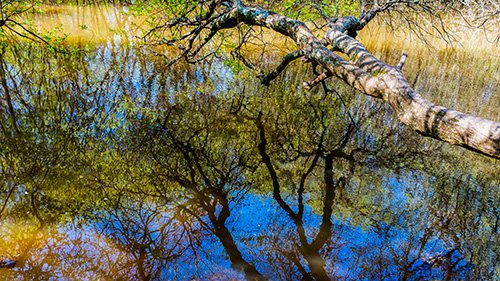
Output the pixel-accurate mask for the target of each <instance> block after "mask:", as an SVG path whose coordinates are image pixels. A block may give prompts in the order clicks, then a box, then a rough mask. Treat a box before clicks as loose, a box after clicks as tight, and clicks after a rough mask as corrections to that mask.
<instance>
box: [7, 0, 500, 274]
mask: <svg viewBox="0 0 500 281" xmlns="http://www.w3.org/2000/svg"><path fill="white" fill-rule="evenodd" d="M78 9H80V8H78ZM78 9H77V10H78ZM63 15H65V14H63ZM68 17H69V18H70V19H66V20H64V22H63V24H64V25H67V24H68V25H69V24H74V25H75V26H76V25H78V26H81V25H83V24H85V25H87V26H88V29H90V30H92V29H93V27H92V24H93V22H94V21H95V22H101V21H105V22H106V19H110V18H112V20H111V22H115V23H116V25H117V26H123V25H121V24H119V23H118V21H116V19H117V18H122V17H124V15H123V14H121V13H120V12H119V11H118V12H117V10H116V9H115V8H112V9H111V8H110V9H109V10H108V9H104V10H102V15H99V14H96V15H95V17H92V18H91V19H90V20H89V22H87V21H85V20H80V17H79V16H78V13H76V14H71V15H69V16H68ZM84 18H86V17H84ZM75 19H76V20H75ZM106 24H110V23H109V22H108V23H106ZM110 28H111V29H115V26H114V25H113V24H110ZM116 28H117V27H116ZM120 28H121V27H120ZM80 29H82V30H83V31H85V30H86V29H85V28H80ZM91 38H92V39H91V40H94V39H95V38H96V37H92V36H91ZM102 38H107V39H105V40H104V39H103V40H104V41H102V42H100V43H99V44H97V45H96V46H95V49H92V50H88V51H87V52H72V53H54V52H51V51H49V50H46V49H45V48H40V47H39V46H32V45H30V44H20V45H16V46H14V45H11V46H8V47H6V48H5V49H4V51H3V52H2V54H1V60H0V63H1V69H0V70H1V71H0V75H1V76H2V77H0V78H1V83H2V87H0V89H1V90H0V91H1V95H2V96H1V97H2V99H1V100H0V106H1V107H0V124H1V127H0V130H1V133H0V141H1V143H2V145H1V147H0V175H1V180H0V183H1V185H0V188H1V193H0V200H1V201H0V203H1V207H2V209H1V212H0V219H1V221H0V228H1V231H0V257H1V258H2V259H10V260H15V261H16V265H15V267H14V268H11V269H0V276H1V278H3V279H6V280H193V279H194V280H244V279H245V278H246V279H258V278H266V279H269V280H312V279H316V280H325V279H332V280H431V279H432V280H493V279H494V278H496V276H498V271H499V267H498V262H497V261H498V258H499V257H498V253H499V248H498V245H499V243H498V234H499V228H498V224H499V210H498V206H499V199H500V198H499V193H498V186H499V184H500V177H499V176H498V172H499V168H498V161H496V160H492V159H490V158H487V157H485V156H482V155H478V154H474V153H472V152H468V151H466V150H464V149H462V148H459V147H453V146H450V145H447V144H443V143H441V142H438V141H435V140H432V139H427V138H423V137H422V136H420V135H418V134H416V133H415V132H412V131H409V130H407V129H406V128H404V127H403V126H401V125H399V124H398V123H397V121H395V118H394V116H393V114H392V111H391V110H390V108H389V107H388V106H386V105H384V104H382V103H380V102H378V101H375V100H373V99H369V98H366V97H363V96H361V95H359V94H357V93H356V92H354V91H352V90H350V89H348V88H346V87H345V86H343V85H342V83H340V82H338V81H331V82H330V84H329V87H330V88H332V89H335V91H334V92H329V93H324V92H323V91H322V89H320V88H318V89H315V90H313V91H311V92H306V91H304V90H302V89H301V87H300V85H301V83H302V80H303V79H304V76H305V74H304V73H310V69H309V68H308V67H307V66H300V65H298V64H297V65H294V66H293V67H292V68H290V69H289V70H288V71H286V73H284V75H283V76H282V77H280V78H279V79H278V80H277V81H275V82H274V83H273V84H272V85H271V86H270V87H264V86H261V85H260V83H259V81H258V79H256V78H255V73H252V72H250V71H246V70H242V69H241V68H239V67H235V64H234V63H232V62H231V63H228V61H224V60H223V59H213V60H210V61H207V62H203V63H200V64H198V65H191V66H188V65H184V64H177V65H174V66H172V67H166V62H165V61H164V59H163V57H162V56H158V55H157V53H155V52H154V50H151V49H150V48H146V47H141V48H136V47H134V46H130V45H129V44H124V41H123V40H122V39H121V38H122V37H120V39H119V40H118V39H117V38H116V37H114V35H113V36H109V34H106V33H105V34H104V35H103V37H102ZM400 51H401V50H399V49H396V50H393V51H387V50H386V51H383V50H382V51H380V52H381V53H384V52H385V55H387V56H390V55H391V56H396V55H397V54H398V53H400ZM394 54H396V55H394ZM167 55H168V54H167ZM487 61H489V63H491V64H490V65H485V67H490V68H494V67H495V66H498V64H495V63H498V61H497V60H494V59H493V58H492V59H491V60H487ZM265 62H266V63H267V64H269V65H274V64H277V63H278V62H279V57H277V56H273V55H269V56H266V57H265ZM407 67H408V65H407ZM411 67H412V68H410V69H408V75H409V76H410V77H411V78H412V79H415V81H416V82H415V83H416V84H415V87H416V88H419V89H421V91H422V92H423V94H424V96H427V97H429V98H431V99H432V98H434V99H443V100H444V102H445V103H453V102H456V101H455V100H454V99H453V98H452V97H449V96H448V97H447V96H446V95H444V96H440V95H435V96H433V92H432V91H428V90H429V89H432V87H437V86H436V85H435V84H433V85H431V86H432V87H431V86H429V85H430V84H429V83H430V82H429V81H430V80H425V79H423V78H422V77H423V76H425V75H421V76H418V73H432V69H429V68H425V67H424V66H422V68H418V69H416V67H414V66H411ZM457 67H459V66H457ZM486 72H487V71H486ZM487 73H490V74H489V76H488V75H485V74H484V72H481V71H480V70H478V72H477V76H471V77H467V76H464V77H463V79H470V80H465V82H464V84H461V85H466V84H467V83H469V84H470V85H473V87H474V90H477V91H473V92H472V93H473V94H467V96H466V97H460V98H461V99H464V100H471V101H472V102H471V103H470V107H469V108H466V109H468V110H469V112H474V111H480V112H484V113H486V115H488V114H489V115H490V116H489V117H490V118H493V119H495V118H496V119H497V120H498V118H499V116H498V111H497V108H498V96H499V95H498V90H495V89H498V77H497V76H495V75H496V74H494V73H493V72H491V71H490V72H487ZM492 73H493V74H492ZM457 75H458V74H457ZM429 76H431V75H429ZM419 77H420V78H419ZM433 77H436V76H435V75H434V76H433ZM441 78H442V79H447V78H445V77H444V76H442V77H441ZM449 79H451V80H446V81H453V80H455V77H451V78H449ZM422 81H424V82H425V83H424V82H422ZM442 81H445V80H442ZM442 81H441V83H443V82H442ZM467 81H469V82H467ZM474 81H478V82H474ZM441 85H442V84H441ZM481 85H482V86H481ZM491 85H493V86H491ZM464 87H465V86H464ZM488 91H490V92H489V94H484V95H487V96H488V97H489V98H488V99H486V100H485V99H483V95H477V92H480V93H487V92H488ZM461 92H463V91H461ZM478 104H480V106H479V107H478ZM460 106H463V107H467V106H468V105H460Z"/></svg>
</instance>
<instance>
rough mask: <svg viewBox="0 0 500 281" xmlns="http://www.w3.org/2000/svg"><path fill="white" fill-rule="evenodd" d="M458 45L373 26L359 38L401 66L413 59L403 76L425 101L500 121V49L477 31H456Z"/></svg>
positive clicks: (377, 53)
mask: <svg viewBox="0 0 500 281" xmlns="http://www.w3.org/2000/svg"><path fill="white" fill-rule="evenodd" d="M455 28H456V29H455V30H454V35H455V37H456V38H457V39H458V40H459V41H458V42H455V43H453V44H448V43H446V42H445V41H444V40H442V39H439V38H433V39H432V40H430V41H429V42H427V43H425V42H423V41H422V40H420V39H419V38H417V37H416V36H415V35H411V34H410V33H408V32H406V33H405V32H403V31H397V32H396V31H392V30H390V29H388V28H384V27H383V26H380V25H379V26H377V25H375V26H373V25H372V26H370V27H369V28H367V29H366V30H364V31H362V33H361V34H360V36H359V39H360V40H361V42H363V43H364V44H365V46H366V47H367V48H368V50H370V51H371V52H372V53H373V54H374V55H375V56H377V57H379V58H380V59H381V60H382V61H385V62H387V63H389V64H397V62H398V60H399V56H400V55H401V53H402V52H405V53H407V54H408V55H409V57H408V59H407V62H406V65H405V67H404V73H405V74H406V76H407V77H408V80H409V81H410V82H411V83H412V85H413V86H414V88H415V89H416V90H418V91H419V92H420V93H421V94H422V95H423V96H424V97H426V98H427V99H429V100H431V101H433V102H436V103H438V104H441V105H443V106H447V107H451V108H454V109H457V110H460V111H464V112H467V113H471V114H476V115H480V116H482V117H486V118H490V119H494V120H498V121H500V113H499V111H498V108H500V92H499V86H500V85H499V82H500V56H499V55H498V54H500V46H499V45H498V44H494V43H492V42H490V41H488V39H487V37H486V36H484V33H482V32H481V31H479V30H471V29H467V28H464V27H461V28H460V27H458V26H456V27H455Z"/></svg>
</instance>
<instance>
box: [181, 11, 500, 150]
mask: <svg viewBox="0 0 500 281" xmlns="http://www.w3.org/2000/svg"><path fill="white" fill-rule="evenodd" d="M403 2H404V1H403ZM214 3H215V4H214ZM217 3H218V4H219V5H220V7H219V8H222V10H223V11H222V12H220V13H215V9H217V5H216V4H217ZM390 3H391V5H395V4H397V1H393V2H390ZM210 7H211V8H212V10H211V11H209V12H207V13H206V15H207V17H206V18H205V19H204V20H203V17H201V19H202V20H200V24H199V26H202V23H204V25H203V26H204V27H207V28H210V32H209V33H208V35H207V36H205V37H204V38H203V40H202V43H201V44H200V45H199V46H198V47H197V48H194V47H192V46H193V42H194V40H195V39H196V38H197V37H199V36H201V35H200V34H201V30H202V28H200V27H199V26H198V27H197V28H198V29H194V30H193V31H190V33H188V34H187V36H186V37H184V38H191V39H190V40H189V43H190V44H189V47H188V48H187V49H186V50H185V51H184V52H183V56H186V57H194V56H195V55H196V54H197V53H198V52H199V51H200V49H201V48H202V47H203V46H205V44H207V43H208V42H209V41H210V40H212V38H213V36H214V35H215V34H216V33H217V32H219V31H220V30H223V29H228V28H234V27H236V26H237V25H239V24H241V23H244V24H247V25H251V26H262V27H266V28H268V29H271V30H273V31H276V32H278V33H280V34H283V35H285V36H287V37H289V38H292V39H293V40H294V41H295V42H296V43H297V45H298V47H299V48H300V50H298V51H296V52H293V53H291V54H289V55H288V56H285V58H284V59H283V62H282V63H281V64H280V66H278V68H277V69H276V70H275V71H273V72H271V73H270V74H268V75H263V76H262V77H261V78H262V81H263V83H264V84H269V82H270V81H272V80H273V79H274V78H276V77H277V76H278V75H279V73H280V72H281V71H283V69H285V67H286V66H287V64H288V63H289V62H291V61H293V60H294V59H297V58H299V57H305V59H306V61H309V62H313V63H315V64H317V65H320V66H322V67H323V68H324V69H325V72H324V73H322V74H320V75H319V76H318V77H317V78H316V79H314V80H313V81H311V82H306V83H304V86H305V87H306V88H307V89H310V88H312V87H314V86H315V85H316V84H318V83H319V82H320V81H323V80H324V79H327V78H328V77H331V76H335V77H337V78H339V79H341V80H343V81H344V82H345V83H347V84H348V85H350V86H352V87H354V88H355V89H357V90H359V91H360V92H361V93H363V94H366V95H369V96H372V97H375V98H378V99H382V100H384V101H386V102H387V103H389V105H390V106H391V107H392V109H393V110H394V111H395V113H396V116H397V118H398V119H399V121H401V122H402V123H403V124H405V125H407V126H408V127H410V128H412V129H413V130H415V131H417V132H418V133H420V134H422V135H424V136H428V137H432V138H435V139H438V140H442V141H445V142H448V143H450V144H453V145H458V146H462V147H465V148H467V149H469V150H472V151H475V152H479V153H482V154H485V155H487V156H490V157H493V158H496V159H500V123H499V122H495V121H492V120H487V119H484V118H480V117H475V116H472V115H468V114H465V113H461V112H458V111H455V110H451V109H448V108H445V107H443V106H439V105H436V104H434V103H432V102H430V101H428V100H426V99H425V98H423V97H422V96H421V95H420V94H419V93H417V92H416V91H415V90H414V89H413V88H412V87H411V86H410V84H409V82H408V81H407V79H406V78H405V77H404V75H403V74H402V72H401V68H402V66H403V64H404V59H402V60H401V62H400V64H399V65H398V66H396V67H394V66H390V65H388V64H385V63H383V62H381V61H380V60H378V59H377V58H375V57H374V56H373V55H372V54H370V53H369V52H368V51H367V50H366V49H365V47H364V46H363V45H362V44H361V43H360V42H359V41H357V40H356V39H355V36H356V34H357V31H359V30H361V29H362V28H363V27H364V26H366V24H367V23H368V22H370V21H371V20H372V19H373V18H374V17H375V15H376V14H377V13H378V12H381V11H383V10H384V9H387V8H389V6H385V7H378V8H375V9H371V10H369V11H368V12H366V13H362V15H361V16H360V17H359V18H356V17H352V16H347V17H341V18H338V19H328V20H329V26H330V29H329V30H328V31H327V32H326V34H325V35H324V37H323V38H322V39H321V40H320V39H319V38H317V37H316V36H315V35H314V34H313V33H312V32H311V30H310V29H309V28H308V27H307V26H306V24H305V23H304V22H302V21H299V20H294V19H291V18H288V17H286V16H283V15H280V14H278V13H274V12H272V11H268V10H265V9H262V8H260V7H250V6H246V5H244V4H243V3H242V2H241V1H221V2H219V1H213V2H212V5H210ZM328 46H331V48H332V49H329V48H327V47H328ZM334 51H340V52H343V53H345V54H347V55H348V56H349V58H350V61H346V60H344V59H343V58H341V57H340V56H338V55H337V54H335V52H334Z"/></svg>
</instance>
